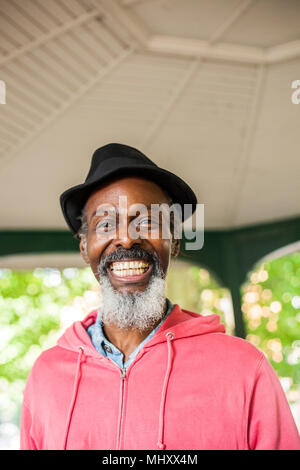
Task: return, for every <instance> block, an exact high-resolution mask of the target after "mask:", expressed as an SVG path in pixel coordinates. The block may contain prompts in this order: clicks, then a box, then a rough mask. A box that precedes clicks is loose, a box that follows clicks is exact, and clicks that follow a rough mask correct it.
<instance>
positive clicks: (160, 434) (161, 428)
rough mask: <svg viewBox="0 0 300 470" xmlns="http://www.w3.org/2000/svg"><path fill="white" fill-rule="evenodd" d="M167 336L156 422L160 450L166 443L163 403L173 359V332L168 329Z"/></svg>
mask: <svg viewBox="0 0 300 470" xmlns="http://www.w3.org/2000/svg"><path fill="white" fill-rule="evenodd" d="M166 337H167V345H168V362H167V369H166V373H165V378H164V383H163V388H162V392H161V400H160V410H159V424H158V442H157V447H158V448H159V449H161V450H164V449H165V448H166V444H164V442H163V439H164V419H165V403H166V396H167V387H168V382H169V377H170V373H171V367H172V361H173V347H172V339H173V338H174V333H172V332H171V331H169V332H168V333H167V334H166Z"/></svg>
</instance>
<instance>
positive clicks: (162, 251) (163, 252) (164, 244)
mask: <svg viewBox="0 0 300 470" xmlns="http://www.w3.org/2000/svg"><path fill="white" fill-rule="evenodd" d="M154 248H155V250H156V252H157V254H158V257H159V259H160V262H161V264H162V268H163V270H164V271H165V272H166V271H167V269H168V266H169V262H170V256H171V243H170V240H160V242H159V244H157V245H156V246H154Z"/></svg>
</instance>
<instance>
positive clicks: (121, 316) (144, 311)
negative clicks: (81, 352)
mask: <svg viewBox="0 0 300 470" xmlns="http://www.w3.org/2000/svg"><path fill="white" fill-rule="evenodd" d="M99 284H100V286H101V291H102V302H101V306H100V313H101V319H102V321H103V323H104V324H113V325H115V326H117V327H119V328H122V329H125V330H126V329H133V328H137V329H139V330H140V331H145V330H147V329H150V328H151V327H153V328H154V326H155V324H156V323H157V322H159V320H161V319H162V317H163V315H164V309H165V305H166V296H165V287H166V286H165V284H166V281H165V279H164V278H162V277H161V276H159V275H157V274H156V275H155V274H154V273H153V274H152V276H151V279H150V281H149V285H148V287H147V288H146V289H145V290H143V291H138V292H133V293H131V292H128V293H121V292H118V291H117V290H115V289H114V288H113V286H112V285H111V283H110V280H109V278H108V276H107V275H106V276H103V275H102V276H100V278H99Z"/></svg>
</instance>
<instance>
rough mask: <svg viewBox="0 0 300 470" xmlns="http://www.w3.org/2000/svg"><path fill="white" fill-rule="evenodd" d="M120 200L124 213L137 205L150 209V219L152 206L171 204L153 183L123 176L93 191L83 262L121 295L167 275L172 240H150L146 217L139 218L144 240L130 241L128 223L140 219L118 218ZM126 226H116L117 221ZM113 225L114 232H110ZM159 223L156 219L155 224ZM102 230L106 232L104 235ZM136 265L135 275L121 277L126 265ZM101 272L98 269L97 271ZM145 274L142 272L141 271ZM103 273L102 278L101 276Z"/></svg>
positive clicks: (88, 203)
mask: <svg viewBox="0 0 300 470" xmlns="http://www.w3.org/2000/svg"><path fill="white" fill-rule="evenodd" d="M120 196H123V197H124V196H126V202H127V210H129V208H130V206H131V205H135V204H137V203H139V204H143V205H144V206H148V207H149V212H148V214H149V219H150V208H151V204H162V203H165V204H169V203H170V200H169V199H168V196H167V195H166V194H165V193H164V191H163V190H162V189H161V188H160V187H159V186H158V185H156V184H155V183H154V182H152V181H148V180H146V179H144V178H141V177H138V176H126V177H122V178H119V179H117V180H114V181H112V182H109V183H107V184H105V185H104V186H102V187H101V188H100V189H98V190H96V191H94V193H92V195H91V196H90V197H89V199H88V201H87V204H86V212H87V221H88V237H87V253H86V254H85V253H84V249H83V241H82V240H81V243H80V249H81V253H82V256H83V257H84V259H85V261H86V262H87V263H88V264H89V265H90V266H91V269H92V270H93V272H94V275H95V277H96V278H97V280H98V281H100V277H101V275H103V276H108V279H109V281H110V283H111V285H112V287H113V288H114V289H115V290H116V291H118V292H120V293H121V292H122V293H134V292H142V291H144V290H145V289H146V288H147V286H148V285H149V282H150V280H151V276H153V275H156V276H157V275H158V273H160V274H161V276H163V277H165V276H166V274H167V270H168V266H169V261H170V249H171V240H170V239H168V238H167V239H163V238H162V236H161V233H159V235H158V236H157V235H156V237H155V238H154V237H151V233H150V223H149V233H148V234H145V232H147V217H145V216H143V217H141V218H140V221H141V227H142V231H143V237H139V238H131V235H130V233H129V230H128V227H129V224H130V222H131V221H132V220H133V219H135V220H137V219H139V217H138V216H137V215H136V214H135V215H129V214H128V213H127V214H126V217H123V218H122V219H120V218H119V208H120V207H119V202H120V199H119V198H120ZM104 204H109V205H110V206H114V208H115V209H116V214H115V215H114V216H113V215H112V214H102V215H99V214H97V209H99V207H100V206H101V205H104ZM121 220H122V221H123V222H124V221H125V222H127V225H125V230H124V225H123V226H122V227H123V228H122V230H121V227H120V226H119V222H120V221H121ZM114 221H115V222H116V226H115V227H114V228H115V230H111V228H112V226H113V225H114ZM157 221H158V219H155V222H157ZM104 228H105V230H106V231H104ZM152 228H153V227H152ZM126 260H127V262H129V261H131V262H132V261H133V260H134V261H136V262H137V263H138V264H134V265H133V269H137V271H131V274H130V275H129V272H128V271H127V273H126V275H125V274H122V271H123V269H126V268H128V267H129V265H128V264H125V262H126ZM99 268H100V269H99ZM144 270H145V272H142V271H144ZM123 272H124V271H123ZM101 273H102V274H101Z"/></svg>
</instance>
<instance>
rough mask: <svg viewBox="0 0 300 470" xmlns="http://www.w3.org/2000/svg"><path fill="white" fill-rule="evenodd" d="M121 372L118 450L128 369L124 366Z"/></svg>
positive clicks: (118, 448)
mask: <svg viewBox="0 0 300 470" xmlns="http://www.w3.org/2000/svg"><path fill="white" fill-rule="evenodd" d="M121 370H122V374H121V406H120V413H119V426H118V429H119V432H118V440H117V450H120V447H121V429H122V423H123V415H124V389H125V377H126V369H125V368H122V369H121Z"/></svg>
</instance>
